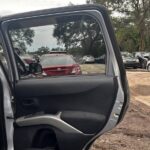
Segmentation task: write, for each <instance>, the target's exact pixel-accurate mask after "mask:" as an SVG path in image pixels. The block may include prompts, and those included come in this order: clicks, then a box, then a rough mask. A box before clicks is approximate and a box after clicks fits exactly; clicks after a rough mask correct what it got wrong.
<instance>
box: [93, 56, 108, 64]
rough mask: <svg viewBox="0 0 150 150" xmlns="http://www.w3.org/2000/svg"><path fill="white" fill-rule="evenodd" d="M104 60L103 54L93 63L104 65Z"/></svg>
mask: <svg viewBox="0 0 150 150" xmlns="http://www.w3.org/2000/svg"><path fill="white" fill-rule="evenodd" d="M105 61H106V58H105V54H104V55H102V56H99V57H96V58H95V63H99V64H105Z"/></svg>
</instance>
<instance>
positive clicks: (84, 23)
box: [53, 16, 105, 56]
mask: <svg viewBox="0 0 150 150" xmlns="http://www.w3.org/2000/svg"><path fill="white" fill-rule="evenodd" d="M64 20H66V19H65V18H64ZM53 36H54V37H56V38H57V41H58V44H64V45H65V48H66V51H68V52H70V53H72V54H73V53H74V52H76V53H79V52H81V54H82V55H89V54H92V55H93V56H97V55H100V53H103V52H104V51H103V50H105V46H104V45H105V44H104V41H103V37H102V34H101V31H100V28H99V25H98V23H97V22H96V21H95V20H94V19H92V18H91V17H87V16H86V17H85V16H83V17H81V18H78V19H75V20H73V21H70V22H60V23H59V24H57V25H55V30H54V35H53ZM100 48H101V50H99V49H100Z"/></svg>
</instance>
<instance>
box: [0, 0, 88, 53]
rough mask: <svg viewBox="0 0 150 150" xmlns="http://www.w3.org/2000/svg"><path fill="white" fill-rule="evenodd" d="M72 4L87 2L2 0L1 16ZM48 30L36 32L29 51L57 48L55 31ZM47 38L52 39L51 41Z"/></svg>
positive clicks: (80, 0) (79, 0) (0, 4)
mask: <svg viewBox="0 0 150 150" xmlns="http://www.w3.org/2000/svg"><path fill="white" fill-rule="evenodd" d="M70 3H71V4H74V5H80V4H85V3H86V0H0V16H5V15H9V14H15V13H20V12H26V11H33V10H41V9H47V8H56V7H63V6H68V5H69V4H70ZM48 28H49V30H48ZM48 28H47V31H46V32H40V31H39V30H37V31H35V37H34V38H33V43H32V46H31V47H30V46H28V50H29V51H35V50H37V49H38V48H39V47H41V46H48V47H49V48H55V47H57V40H56V39H55V38H54V37H52V35H53V33H52V31H53V29H51V28H50V27H48ZM47 37H49V38H50V37H51V38H50V39H51V40H49V38H47ZM41 39H42V41H41Z"/></svg>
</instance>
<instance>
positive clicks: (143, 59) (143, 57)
mask: <svg viewBox="0 0 150 150" xmlns="http://www.w3.org/2000/svg"><path fill="white" fill-rule="evenodd" d="M133 55H134V56H135V58H137V59H139V67H140V68H143V69H146V65H147V61H148V59H149V55H150V54H149V53H148V52H134V53H133Z"/></svg>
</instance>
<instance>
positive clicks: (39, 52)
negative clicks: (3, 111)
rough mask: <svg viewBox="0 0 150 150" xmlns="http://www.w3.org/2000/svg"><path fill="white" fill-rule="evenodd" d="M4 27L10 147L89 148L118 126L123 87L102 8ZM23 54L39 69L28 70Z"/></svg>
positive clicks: (44, 14)
mask: <svg viewBox="0 0 150 150" xmlns="http://www.w3.org/2000/svg"><path fill="white" fill-rule="evenodd" d="M1 28H2V35H3V38H4V40H5V44H6V45H7V54H8V56H9V61H10V65H9V67H10V68H12V69H11V70H8V71H12V72H11V74H12V75H13V77H12V81H13V83H14V97H15V108H14V109H15V112H14V113H15V131H14V145H15V150H20V149H31V148H32V149H55V150H70V149H71V150H80V149H88V148H89V147H90V145H91V143H92V142H93V141H94V140H95V139H96V138H97V137H98V136H100V135H102V134H103V133H105V132H106V131H109V130H111V129H112V128H114V127H115V126H116V125H117V124H118V123H119V122H120V120H121V119H122V118H123V116H124V113H125V112H126V109H127V106H128V86H127V80H126V74H125V70H124V67H123V63H122V58H121V55H120V52H119V49H118V46H117V43H116V40H115V36H114V32H113V29H112V26H111V22H110V20H109V17H108V14H107V11H106V9H105V8H104V7H102V6H99V5H83V6H71V7H64V8H59V9H58V8H57V9H49V10H43V11H36V12H30V13H24V14H18V15H13V16H8V17H5V18H3V19H2V23H1ZM27 55H28V56H29V55H30V56H32V60H30V62H32V61H33V63H34V62H35V61H36V64H40V65H41V67H42V69H43V70H42V72H40V73H33V72H30V69H29V68H30V66H31V65H30V63H27V62H25V60H26V59H24V58H25V56H27ZM22 56H24V57H22ZM84 56H87V59H86V61H83V58H85V57H84ZM28 58H29V57H28ZM37 58H38V60H37ZM40 58H42V60H40ZM43 58H44V59H43ZM52 58H55V59H52ZM18 59H19V60H18ZM94 59H95V60H96V61H95V60H94ZM45 68H46V71H45ZM47 72H48V73H47Z"/></svg>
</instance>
